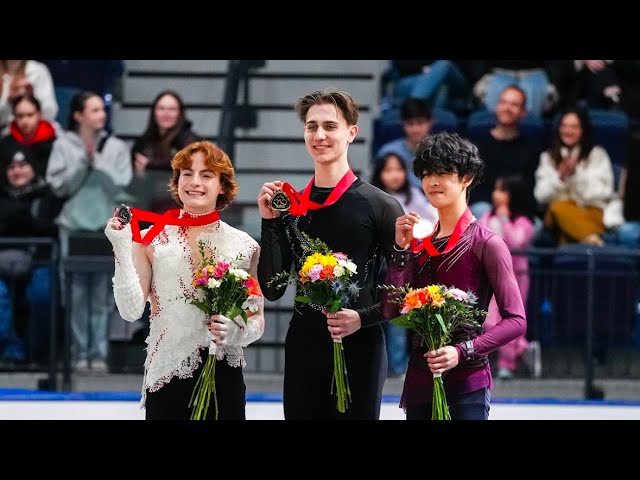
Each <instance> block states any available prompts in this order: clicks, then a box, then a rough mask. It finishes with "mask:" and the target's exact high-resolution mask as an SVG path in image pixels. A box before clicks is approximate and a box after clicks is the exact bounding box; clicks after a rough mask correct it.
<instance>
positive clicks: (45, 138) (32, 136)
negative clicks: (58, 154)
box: [0, 94, 56, 176]
mask: <svg viewBox="0 0 640 480" xmlns="http://www.w3.org/2000/svg"><path fill="white" fill-rule="evenodd" d="M11 109H12V113H13V117H14V120H13V121H12V122H11V124H10V125H9V133H8V134H7V135H5V136H3V137H2V138H1V139H0V165H5V164H8V163H10V162H11V160H12V159H13V158H14V156H15V154H16V153H17V152H18V151H21V152H23V154H25V152H26V151H29V154H30V155H29V156H30V157H31V158H32V159H33V165H34V167H35V169H36V173H37V174H38V175H40V176H44V174H45V172H46V171H47V163H48V162H49V155H51V148H52V146H53V142H54V140H55V139H56V129H55V127H54V125H53V124H52V123H51V122H49V121H48V120H44V118H43V117H42V109H41V106H40V100H38V99H37V98H36V97H34V96H33V95H30V94H24V95H19V96H17V97H14V98H13V99H12V101H11Z"/></svg>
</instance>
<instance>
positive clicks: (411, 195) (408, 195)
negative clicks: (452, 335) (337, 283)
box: [371, 153, 438, 377]
mask: <svg viewBox="0 0 640 480" xmlns="http://www.w3.org/2000/svg"><path fill="white" fill-rule="evenodd" d="M375 165H376V167H375V170H374V172H373V175H372V177H371V184H372V185H374V186H376V187H378V188H379V189H381V190H383V191H385V192H387V193H388V194H389V195H391V196H393V197H395V198H396V199H397V200H398V201H399V202H400V205H402V209H403V211H404V213H408V212H415V213H417V214H419V215H420V217H421V218H424V219H426V220H429V221H430V222H431V223H433V224H434V225H435V224H436V222H437V221H438V210H436V208H435V207H433V205H431V204H430V203H429V200H427V197H426V196H425V195H424V192H423V191H422V190H419V189H418V188H416V187H415V186H413V185H411V184H410V183H409V172H408V171H407V166H406V165H405V163H404V162H403V161H402V159H401V158H400V156H399V155H397V154H395V153H387V154H386V155H384V156H383V157H380V158H378V159H377V160H376V162H375ZM385 276H386V268H385V269H383V270H382V271H381V273H380V283H381V284H382V283H384V279H385ZM383 328H384V333H385V336H386V340H387V357H388V360H389V369H388V376H390V377H399V376H401V375H403V374H404V373H405V372H406V370H407V363H408V361H409V349H408V345H407V329H406V328H402V327H398V326H397V325H394V324H393V323H391V322H386V323H384V324H383Z"/></svg>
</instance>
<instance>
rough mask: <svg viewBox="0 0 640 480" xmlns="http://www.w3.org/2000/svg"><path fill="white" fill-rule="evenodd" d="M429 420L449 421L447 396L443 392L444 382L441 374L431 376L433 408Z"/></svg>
mask: <svg viewBox="0 0 640 480" xmlns="http://www.w3.org/2000/svg"><path fill="white" fill-rule="evenodd" d="M432 407H433V408H432V410H431V420H451V415H450V414H449V406H448V405H447V395H446V393H445V391H444V382H443V381H442V375H441V374H434V375H433V406H432Z"/></svg>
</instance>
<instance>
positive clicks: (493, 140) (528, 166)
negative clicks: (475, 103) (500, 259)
mask: <svg viewBox="0 0 640 480" xmlns="http://www.w3.org/2000/svg"><path fill="white" fill-rule="evenodd" d="M526 102H527V95H526V93H525V92H524V90H523V89H522V88H520V87H518V86H516V85H509V86H507V87H506V88H505V89H504V90H503V91H502V92H501V93H500V98H499V101H498V104H497V105H496V109H495V111H496V125H495V127H494V128H492V129H491V130H490V131H489V132H488V133H487V134H486V136H482V137H479V138H472V139H471V140H472V141H473V142H474V143H475V144H476V146H477V147H478V151H479V153H480V158H482V160H483V161H484V163H485V170H484V175H483V179H482V182H480V183H479V184H478V185H477V186H476V188H475V189H474V190H471V193H470V205H471V206H470V208H471V211H472V213H473V215H474V216H475V217H476V218H480V217H482V215H483V214H484V213H486V212H487V211H488V210H489V209H490V208H491V197H492V189H493V187H494V185H495V182H496V179H497V178H498V177H504V176H512V175H520V176H522V177H523V178H524V179H525V184H524V185H525V188H526V192H527V194H528V195H529V196H530V197H531V199H532V200H533V186H534V180H533V178H534V173H535V170H536V167H537V165H538V152H536V148H535V147H534V146H533V145H532V143H531V142H530V141H529V140H528V139H527V138H526V137H525V136H523V135H522V133H521V131H520V126H521V121H522V119H523V118H524V117H525V116H526V115H527V109H526Z"/></svg>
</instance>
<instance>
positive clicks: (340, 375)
mask: <svg viewBox="0 0 640 480" xmlns="http://www.w3.org/2000/svg"><path fill="white" fill-rule="evenodd" d="M332 383H335V387H336V396H337V408H338V411H339V412H340V413H345V412H346V411H347V408H349V404H350V403H351V389H350V388H349V379H348V377H347V365H346V362H345V358H344V346H343V345H342V340H335V339H334V340H333V382H332ZM332 386H333V385H332ZM332 390H333V388H332Z"/></svg>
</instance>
